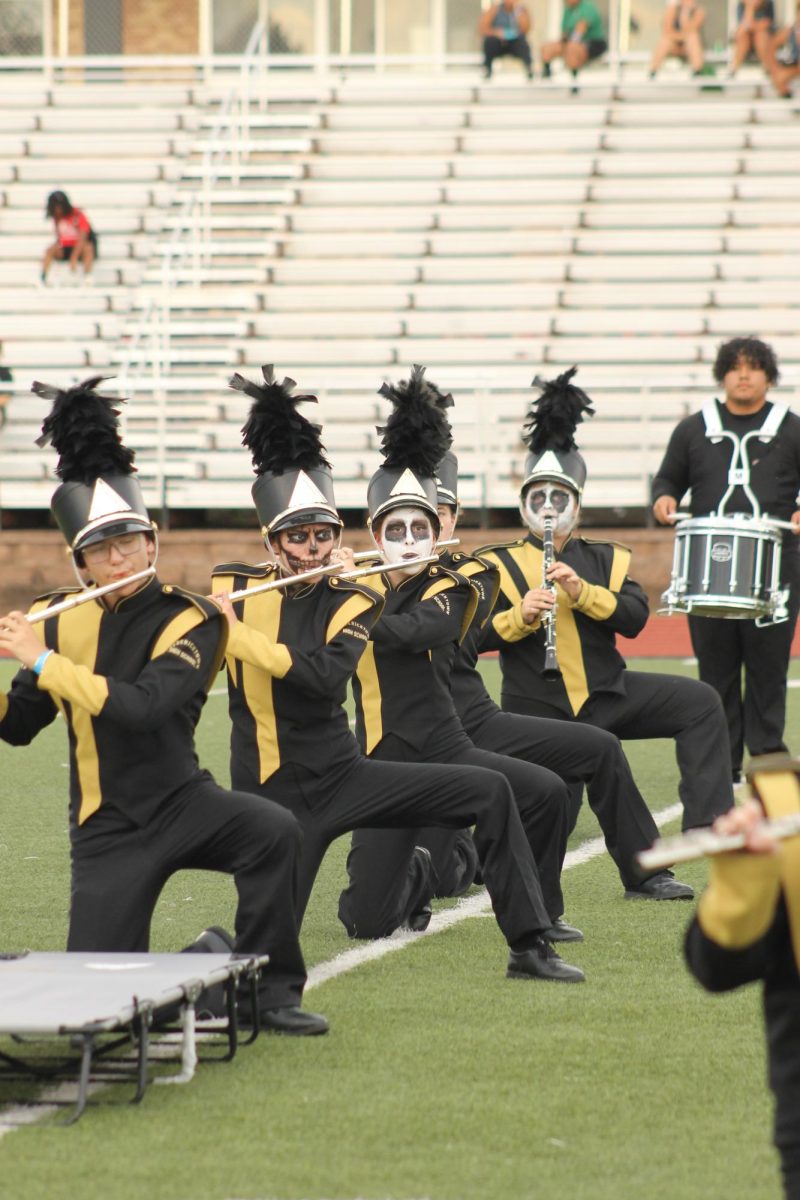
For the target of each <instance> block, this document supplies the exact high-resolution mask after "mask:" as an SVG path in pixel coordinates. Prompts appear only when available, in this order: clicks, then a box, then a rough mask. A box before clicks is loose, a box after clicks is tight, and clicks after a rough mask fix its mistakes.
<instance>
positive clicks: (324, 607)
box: [213, 562, 383, 783]
mask: <svg viewBox="0 0 800 1200" xmlns="http://www.w3.org/2000/svg"><path fill="white" fill-rule="evenodd" d="M273 577H274V578H275V579H277V578H278V572H277V571H276V568H275V567H274V566H272V565H271V564H261V565H259V566H249V565H248V564H247V563H238V562H234V563H227V564H225V565H223V566H219V567H215V568H214V576H213V589H214V591H215V592H220V591H222V592H233V591H241V590H243V589H245V588H247V589H248V590H249V589H251V588H255V587H257V586H258V585H259V584H263V583H266V582H269V581H270V580H271V579H272V578H273ZM382 607H383V599H382V597H381V595H380V594H379V593H378V592H376V591H375V590H373V589H372V588H369V587H364V586H362V585H361V584H359V583H355V582H351V581H344V580H339V579H335V578H333V577H331V578H329V579H324V580H320V581H318V582H316V583H312V584H306V585H301V586H299V587H297V586H295V587H294V588H292V589H289V588H277V589H276V590H274V591H270V592H261V593H259V594H256V595H254V596H251V597H243V598H242V599H241V600H238V601H236V602H235V603H234V609H235V611H236V614H237V616H238V617H239V623H238V624H237V625H235V626H234V627H233V629H232V630H231V632H230V636H229V639H228V650H227V665H228V691H229V696H230V702H229V703H230V714H231V720H232V722H233V729H232V733H231V761H232V764H235V765H236V775H237V777H238V778H241V776H242V775H243V774H245V775H246V776H247V777H249V778H251V779H253V780H254V781H256V782H257V783H265V782H266V781H267V780H268V779H269V778H270V776H271V775H273V774H274V773H275V772H276V771H277V770H278V768H279V767H281V766H284V765H285V764H287V763H294V764H296V765H299V766H302V767H303V768H305V770H307V771H310V772H311V773H312V774H313V775H323V774H327V773H331V774H333V773H334V772H335V770H336V768H337V767H341V766H342V765H343V764H346V763H350V762H352V761H353V759H354V758H357V757H358V755H359V752H358V747H357V745H356V742H355V740H354V738H353V734H352V733H351V731H350V724H349V721H348V718H347V714H346V712H345V710H344V708H343V705H344V701H345V698H346V693H347V682H348V680H349V679H350V678H351V676H352V674H353V672H354V671H355V669H356V664H357V663H358V660H359V659H360V657H361V655H362V654H363V653H364V651H365V649H366V647H367V644H368V639H369V636H370V631H371V630H372V627H373V625H374V624H375V622H376V621H377V619H378V617H379V616H380V612H381V609H382Z"/></svg>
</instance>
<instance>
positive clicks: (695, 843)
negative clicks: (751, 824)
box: [636, 813, 800, 871]
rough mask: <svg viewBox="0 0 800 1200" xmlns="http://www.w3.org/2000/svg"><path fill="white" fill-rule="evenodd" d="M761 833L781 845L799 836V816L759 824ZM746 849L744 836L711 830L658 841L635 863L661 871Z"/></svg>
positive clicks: (648, 869) (692, 830) (702, 830)
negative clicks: (782, 841) (677, 864)
mask: <svg viewBox="0 0 800 1200" xmlns="http://www.w3.org/2000/svg"><path fill="white" fill-rule="evenodd" d="M756 828H757V829H758V831H759V832H760V833H765V834H768V835H769V836H770V837H773V838H775V839H776V840H777V841H781V840H783V839H784V838H790V837H797V835H798V834H800V813H791V814H790V815H789V816H788V817H776V818H775V820H773V821H762V822H761V823H760V824H759V825H758V826H756ZM745 845H746V839H745V835H744V834H743V833H714V830H713V829H690V830H689V831H688V833H682V834H678V835H677V836H675V837H668V838H659V839H658V841H657V842H654V843H653V845H652V846H651V847H650V849H649V850H641V851H640V852H639V853H638V854H637V855H636V861H637V862H638V863H639V866H640V867H644V869H645V870H646V871H663V870H664V868H665V867H671V866H673V865H674V864H675V863H684V862H694V861H695V860H696V859H698V858H707V857H709V856H710V855H714V854H727V853H728V852H729V851H730V850H742V849H744V847H745Z"/></svg>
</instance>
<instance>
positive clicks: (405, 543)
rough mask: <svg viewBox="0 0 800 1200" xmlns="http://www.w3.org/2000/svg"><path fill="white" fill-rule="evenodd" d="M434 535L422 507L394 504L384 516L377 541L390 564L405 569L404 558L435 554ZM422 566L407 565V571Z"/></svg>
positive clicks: (412, 572)
mask: <svg viewBox="0 0 800 1200" xmlns="http://www.w3.org/2000/svg"><path fill="white" fill-rule="evenodd" d="M434 541H435V535H434V532H433V523H432V521H431V518H430V517H429V515H428V514H427V513H426V512H423V511H422V509H421V508H411V507H410V506H409V507H402V508H395V509H394V510H393V511H392V512H390V513H389V515H388V516H387V517H386V518H385V519H384V522H383V524H382V525H381V530H380V534H379V535H378V538H377V542H378V546H379V548H380V550H381V551H382V552H383V557H384V558H385V560H386V564H387V566H389V567H390V568H391V569H392V570H393V571H397V570H403V560H404V559H411V558H428V557H429V556H430V555H431V554H433V544H434ZM421 570H422V568H421V567H418V566H417V567H410V568H406V570H405V571H404V572H403V573H404V574H405V575H416V574H417V572H418V571H421Z"/></svg>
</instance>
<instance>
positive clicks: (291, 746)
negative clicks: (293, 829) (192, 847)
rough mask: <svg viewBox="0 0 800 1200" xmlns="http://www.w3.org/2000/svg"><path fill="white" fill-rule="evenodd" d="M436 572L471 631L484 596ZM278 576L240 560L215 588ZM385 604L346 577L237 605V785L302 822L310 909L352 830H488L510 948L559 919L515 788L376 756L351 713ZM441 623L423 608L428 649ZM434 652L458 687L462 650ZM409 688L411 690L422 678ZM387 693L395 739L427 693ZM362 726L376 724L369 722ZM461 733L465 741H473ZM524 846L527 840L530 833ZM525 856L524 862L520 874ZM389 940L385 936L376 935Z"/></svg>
mask: <svg viewBox="0 0 800 1200" xmlns="http://www.w3.org/2000/svg"><path fill="white" fill-rule="evenodd" d="M432 569H433V570H434V571H435V572H436V574H435V575H434V576H432V577H428V576H426V578H425V581H424V584H425V587H426V588H428V589H429V590H430V591H431V592H432V593H433V596H432V597H431V603H432V604H434V606H435V608H436V612H437V613H439V614H441V613H442V611H443V610H448V611H449V612H450V613H451V614H452V616H453V619H454V620H455V621H456V622H457V624H458V627H460V624H461V621H462V619H463V616H464V610H465V608H466V606H467V603H471V601H472V595H471V591H470V589H469V587H468V585H466V584H461V583H459V582H458V581H457V579H456V578H454V577H452V576H450V575H445V574H444V573H443V572H440V571H439V569H438V568H436V567H434V568H432ZM270 571H271V568H264V567H260V568H253V567H247V566H246V565H245V564H242V563H229V564H227V565H224V566H220V567H218V568H216V569H215V571H214V580H213V587H214V589H215V591H217V592H220V591H228V592H230V591H238V590H239V589H240V588H245V587H248V588H250V587H255V586H257V585H258V584H259V583H262V582H264V581H265V580H266V579H268V577H269V573H270ZM379 578H382V577H379ZM409 583H411V584H412V585H413V583H414V580H410V581H409ZM377 588H379V589H380V588H381V584H380V583H378V584H377ZM403 590H405V589H403ZM387 598H391V591H390V592H389V593H388V596H387ZM383 604H384V599H383V597H382V596H381V595H380V593H379V591H377V590H373V587H372V586H370V587H369V588H367V587H363V586H358V585H355V584H352V583H346V582H344V581H339V580H336V579H335V578H332V579H329V580H325V581H322V582H317V583H315V584H312V585H305V586H302V585H301V586H298V587H297V588H294V589H286V588H282V589H276V590H275V591H271V592H262V593H261V594H260V595H255V596H253V597H252V598H251V599H248V598H246V597H245V598H243V599H241V600H238V601H236V602H235V605H234V608H235V611H236V614H237V616H238V617H239V622H238V624H235V625H234V626H233V628H232V630H231V635H230V640H229V643H228V650H227V662H228V682H229V690H230V711H231V717H232V721H233V733H232V739H231V777H232V780H233V782H234V784H235V785H237V786H240V787H245V788H247V789H248V790H249V791H258V792H259V793H260V794H261V795H263V796H266V797H269V798H270V799H273V800H276V801H278V803H280V804H282V805H285V806H286V807H287V808H290V809H291V810H292V812H293V813H294V814H295V815H296V816H297V818H298V820H299V822H300V824H301V826H302V829H303V835H304V836H303V848H302V852H301V863H300V911H301V912H302V911H303V910H304V908H305V905H306V903H307V901H308V896H309V894H310V892H311V888H312V886H313V883H314V879H315V877H316V874H317V871H318V869H319V864H320V862H321V860H322V857H323V855H324V854H325V851H326V849H327V847H328V846H329V845H330V843H331V842H332V841H333V839H334V838H336V837H339V836H340V835H341V834H343V833H346V832H348V831H350V830H353V829H356V830H358V829H359V827H361V826H383V827H392V828H394V827H396V826H401V827H408V828H409V829H410V831H411V837H412V846H413V831H414V830H415V829H417V828H418V827H420V826H422V825H425V824H431V823H433V824H441V825H444V826H449V827H451V828H454V829H457V828H460V827H462V826H464V825H468V824H472V823H473V822H477V824H478V827H479V831H480V832H479V835H478V836H479V838H480V839H481V841H480V844H481V845H483V844H485V845H486V846H487V847H488V850H487V861H488V868H486V870H487V883H488V882H489V877H491V885H490V886H492V888H493V890H494V893H495V895H496V897H497V903H496V911H497V916H498V923H499V924H500V927H501V929H502V931H503V933H504V934H505V936H506V939H507V940H508V941H509V942H513V941H518V940H519V939H520V938H523V937H524V936H525V935H526V934H528V933H529V932H531V931H532V930H535V929H536V928H539V927H540V926H541V925H543V924H547V916H546V914H543V913H541V912H540V911H539V908H538V884H537V883H536V880H535V877H534V872H533V870H532V867H531V866H530V865H529V863H528V862H527V861H526V858H525V856H524V855H518V853H517V850H516V845H515V843H516V841H517V838H516V828H515V825H514V818H515V817H516V813H515V811H514V805H513V800H512V798H511V795H510V793H508V789H507V785H506V784H505V781H504V780H502V779H500V778H499V777H496V776H492V775H490V774H489V773H487V772H485V771H481V772H474V771H467V770H466V769H463V768H461V769H459V768H456V769H453V768H448V767H445V766H429V765H427V764H426V765H422V764H421V763H419V760H418V759H417V758H416V757H415V756H414V755H410V756H408V757H407V758H406V759H405V760H404V761H402V763H401V762H397V761H396V760H392V761H391V762H389V761H376V760H375V759H367V758H365V757H364V756H363V754H362V753H361V751H360V750H359V747H358V744H357V742H356V740H355V738H354V737H353V735H352V733H351V731H350V728H349V722H348V719H347V715H346V713H345V711H344V708H343V707H342V706H343V702H344V698H345V688H346V684H347V681H348V679H349V678H350V677H351V675H352V674H353V672H354V671H355V670H356V666H357V665H358V666H359V669H360V668H361V664H362V663H363V662H364V661H365V660H366V665H365V667H364V677H363V678H367V679H368V678H369V675H370V672H371V670H372V666H371V664H372V662H374V652H375V648H376V646H377V645H378V644H379V641H380V638H381V634H380V633H379V631H380V630H382V629H383V617H382V616H381V619H380V620H378V618H379V616H380V614H381V610H382V608H383ZM440 606H441V607H440ZM427 616H428V613H427V610H423V612H422V614H421V621H416V622H415V624H416V626H417V629H418V631H419V636H420V638H421V640H422V641H429V640H430V635H429V634H423V633H422V630H421V629H420V625H421V626H422V627H423V628H424V627H425V625H426V618H427ZM386 636H387V637H388V639H389V640H391V639H392V637H393V636H395V634H394V631H393V630H392V629H391V628H389V629H388V631H387V633H386ZM368 639H370V640H368ZM372 639H376V640H375V641H373V640H372ZM439 652H441V654H440V653H439ZM420 656H421V657H422V658H423V659H424V661H425V662H426V663H427V664H428V665H429V667H430V668H431V675H432V677H434V678H435V677H436V676H437V675H438V673H439V671H443V676H442V678H444V679H446V677H447V674H448V670H449V668H448V667H447V666H446V665H441V666H440V662H439V660H440V657H441V656H449V648H448V646H447V644H446V642H444V641H443V642H442V644H441V646H439V647H437V648H436V649H435V650H434V651H432V652H431V656H430V657H429V655H428V652H427V651H424V650H422V649H421V648H420V650H419V651H418V652H417V657H420ZM405 682H406V683H408V684H409V686H410V682H411V676H410V675H408V676H406V677H405ZM366 686H367V687H369V686H370V685H369V684H367V685H366ZM361 687H362V688H363V687H364V684H363V682H362V685H361ZM437 693H438V689H437ZM375 699H376V701H377V703H376V705H375V707H372V706H370V707H369V716H368V724H369V728H370V731H371V732H370V734H368V735H366V736H368V737H371V736H374V735H375V733H376V732H377V731H378V729H379V728H380V730H381V733H380V735H379V736H380V737H381V739H385V737H386V736H389V737H391V736H392V735H389V734H385V733H384V732H383V731H384V728H385V729H387V730H388V729H389V728H392V729H393V728H394V723H395V721H396V719H397V717H398V715H399V712H400V710H401V709H402V710H403V711H405V712H406V713H410V712H413V713H415V718H414V719H415V720H416V712H417V710H419V708H420V707H421V698H420V695H419V692H418V691H415V692H414V693H413V695H404V696H403V697H402V700H401V702H400V703H399V704H398V705H397V707H395V708H392V709H391V711H390V710H389V709H387V708H384V707H383V706H382V705H381V704H380V699H379V697H377V696H376V697H375ZM359 722H360V729H362V730H363V728H364V726H363V723H361V715H360V716H359ZM384 723H385V726H384ZM422 723H423V724H424V718H423V722H422ZM460 736H461V739H463V733H461V735H460ZM484 777H485V778H484ZM518 822H519V818H518V817H516V823H517V825H518ZM356 836H358V834H356ZM521 840H522V842H523V843H524V837H522V838H521ZM515 860H519V865H518V866H517V867H516V870H515V869H514V868H513V866H512V863H514V862H515ZM406 882H407V880H406V877H405V874H404V876H403V878H402V880H401V887H400V889H399V894H398V895H396V896H395V903H396V905H397V909H396V911H397V912H399V913H400V917H401V918H402V911H401V910H404V908H405V907H406V901H407V899H408V897H407V894H406V893H405V890H404V889H405V885H406ZM376 919H377V916H376V913H375V912H373V911H371V910H370V911H369V912H368V913H367V915H366V917H365V920H364V926H363V927H362V925H360V924H356V925H349V926H348V927H349V928H351V929H352V930H353V933H354V935H357V936H362V937H363V936H373V922H374V921H375V920H376ZM399 923H400V921H399V920H398V921H396V922H395V923H394V924H393V925H392V928H396V926H397V924H399ZM388 932H390V930H389V929H385V928H381V929H380V931H379V932H378V933H376V934H374V935H375V936H380V935H382V934H383V933H388Z"/></svg>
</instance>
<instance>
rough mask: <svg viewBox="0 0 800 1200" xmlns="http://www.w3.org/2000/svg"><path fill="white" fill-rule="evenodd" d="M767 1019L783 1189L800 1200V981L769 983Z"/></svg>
mask: <svg viewBox="0 0 800 1200" xmlns="http://www.w3.org/2000/svg"><path fill="white" fill-rule="evenodd" d="M787 952H788V953H791V950H788V951H787ZM764 1016H765V1019H766V1026H767V1043H768V1047H769V1082H770V1087H771V1088H772V1091H773V1094H774V1096H775V1145H776V1147H777V1149H778V1153H779V1154H780V1158H781V1170H782V1172H783V1186H784V1191H785V1194H786V1200H800V980H798V979H797V978H795V980H794V981H793V982H786V983H784V984H782V985H780V986H777V985H775V984H768V985H767V986H766V987H765V988H764Z"/></svg>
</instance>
